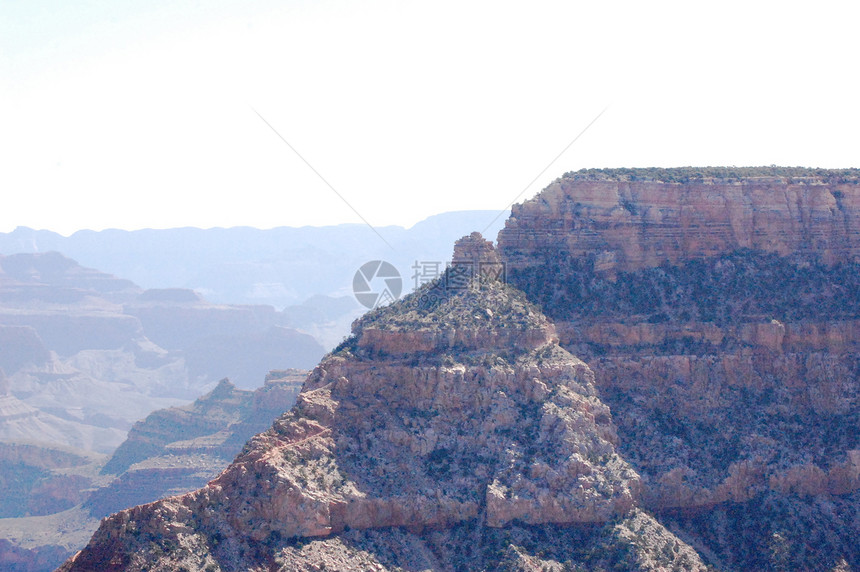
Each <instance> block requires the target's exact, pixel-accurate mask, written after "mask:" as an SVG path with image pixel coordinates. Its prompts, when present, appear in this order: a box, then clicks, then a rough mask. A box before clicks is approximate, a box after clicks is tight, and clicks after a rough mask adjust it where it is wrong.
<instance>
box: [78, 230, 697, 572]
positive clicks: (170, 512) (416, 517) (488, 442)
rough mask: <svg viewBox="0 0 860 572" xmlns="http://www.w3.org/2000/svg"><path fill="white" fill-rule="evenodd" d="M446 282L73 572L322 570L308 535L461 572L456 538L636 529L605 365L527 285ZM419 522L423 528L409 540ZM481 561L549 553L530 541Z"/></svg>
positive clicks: (374, 327)
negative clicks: (575, 348)
mask: <svg viewBox="0 0 860 572" xmlns="http://www.w3.org/2000/svg"><path fill="white" fill-rule="evenodd" d="M458 252H471V253H477V254H476V256H475V257H474V258H470V260H474V261H480V260H492V259H493V257H494V252H493V249H492V246H491V245H489V246H488V245H487V243H486V242H485V241H484V240H483V238H481V237H480V235H472V236H471V237H466V238H464V239H463V240H462V241H458ZM470 256H471V255H470ZM496 261H497V259H496ZM445 284H446V283H445V281H444V279H443V280H440V281H438V282H436V283H433V284H430V285H427V286H425V287H424V288H423V289H421V290H419V291H418V292H416V293H414V294H412V295H410V296H409V297H407V298H405V299H404V300H401V301H399V302H397V303H395V304H393V305H391V306H388V307H385V308H380V309H377V310H374V311H372V312H370V313H368V314H367V315H366V316H365V317H364V318H362V319H361V320H359V321H358V322H357V323H356V324H355V325H354V329H353V336H352V337H351V338H349V339H348V340H346V341H345V342H344V343H343V344H341V346H340V347H339V348H337V349H336V350H335V351H334V352H333V353H332V354H331V355H329V356H328V357H326V358H325V359H324V360H323V361H322V362H321V363H320V364H319V366H318V367H317V368H316V369H315V370H314V372H313V373H312V374H311V375H310V377H309V378H308V380H307V381H306V382H305V385H304V387H303V389H302V392H301V393H300V395H299V397H298V400H297V402H296V405H295V407H294V408H293V409H292V410H291V411H289V412H288V413H286V414H284V415H283V416H282V417H281V418H279V419H278V420H277V421H276V422H275V423H274V425H273V427H272V428H271V429H270V430H269V431H267V432H265V433H262V434H260V435H258V436H257V437H255V438H254V439H252V440H251V441H250V442H249V443H248V445H247V446H246V448H245V451H244V452H243V453H242V454H241V455H240V456H239V457H238V458H237V459H236V461H235V462H234V463H233V464H232V465H231V466H230V467H229V468H228V469H227V470H226V471H225V472H224V473H223V474H222V475H221V476H219V477H218V478H217V479H215V480H213V481H212V482H210V483H209V484H208V485H207V486H206V487H204V488H203V489H201V490H199V491H197V492H194V493H191V494H188V495H184V496H180V497H173V498H170V499H167V500H165V501H160V502H158V503H153V504H150V505H144V506H141V507H137V508H134V509H130V510H126V511H122V512H120V513H118V514H116V515H114V516H112V517H110V518H108V519H107V520H105V521H104V523H103V524H102V526H101V528H100V529H99V531H98V532H97V533H96V535H95V536H94V537H93V539H92V541H91V542H90V544H89V546H88V547H87V548H86V549H85V550H84V551H83V552H81V553H80V554H79V555H78V556H77V557H76V558H75V559H74V560H72V561H70V562H69V563H67V564H66V568H65V569H67V570H76V569H80V570H83V569H87V567H109V566H111V565H113V566H116V567H117V569H140V568H142V567H144V566H164V567H167V566H176V565H180V564H181V565H187V566H193V567H203V568H205V567H206V566H220V567H223V568H225V569H244V568H246V567H250V566H254V565H257V563H258V562H259V561H260V559H268V560H269V561H271V562H275V563H276V564H277V563H281V564H282V566H281V569H314V568H312V567H311V566H312V565H311V563H312V562H314V559H313V558H311V556H310V555H307V556H306V557H301V558H298V557H297V555H296V551H297V550H298V549H300V548H301V546H299V547H298V548H297V546H296V540H295V539H297V538H306V539H316V540H312V541H311V540H308V541H307V542H315V543H317V546H319V547H320V550H323V551H330V554H329V556H328V557H326V558H327V559H326V558H323V560H322V561H323V563H327V564H326V565H327V566H330V567H331V566H333V567H334V568H335V569H341V568H338V565H337V563H338V562H339V563H340V564H341V565H343V563H344V562H346V561H348V560H349V558H353V557H354V556H355V554H354V550H353V548H354V547H357V546H359V545H360V547H361V548H360V550H361V551H364V554H365V555H366V556H367V558H369V559H370V560H369V561H370V562H376V563H379V566H381V567H382V569H389V568H392V567H395V566H402V565H404V564H407V563H408V562H411V561H412V560H413V559H414V558H417V556H416V553H421V554H423V555H424V557H426V558H430V556H428V555H432V559H435V565H434V566H432V567H433V568H434V569H456V568H458V566H460V564H458V563H463V562H466V560H464V559H465V558H466V552H464V551H465V550H466V547H467V546H468V543H465V544H463V545H462V546H460V547H459V548H457V549H453V550H454V552H452V553H450V554H448V555H447V556H444V554H441V553H439V552H438V549H437V548H438V547H437V548H433V546H435V543H437V542H439V538H438V536H439V535H448V536H449V538H450V539H454V538H455V537H456V536H457V535H462V534H472V533H468V532H464V531H469V530H473V529H474V527H475V526H480V527H489V529H497V530H504V531H505V532H500V533H499V534H501V535H505V534H511V532H510V531H511V530H514V529H516V530H525V529H521V527H523V526H527V527H528V526H531V527H542V526H553V527H555V526H562V527H565V526H574V527H577V526H579V527H586V528H585V529H581V530H580V529H576V530H579V531H580V532H577V534H580V533H581V534H583V535H585V537H588V542H592V543H593V542H596V539H597V538H598V536H599V535H595V534H593V533H594V532H595V530H597V529H600V530H603V527H605V526H609V525H608V524H606V523H608V522H609V521H612V522H618V523H626V524H623V525H621V526H622V528H624V527H626V526H628V525H630V526H632V525H631V524H630V523H632V522H634V521H636V522H638V521H637V520H636V519H641V518H643V517H642V516H641V515H640V516H637V515H638V514H639V513H637V512H636V511H635V508H634V505H635V502H636V498H637V496H638V494H639V489H640V485H639V476H638V475H637V473H636V472H635V471H634V470H632V469H631V467H630V466H629V465H628V464H627V463H626V462H625V461H624V460H623V459H621V458H620V457H619V456H618V454H617V452H616V445H617V436H616V430H615V426H614V424H613V422H612V415H611V413H610V411H609V408H608V407H606V405H604V404H603V403H602V402H601V401H600V399H599V398H598V397H597V394H596V392H595V388H594V384H593V380H594V375H593V373H592V372H591V370H590V369H589V368H588V366H586V365H585V364H584V363H583V362H582V361H580V360H579V359H577V358H575V357H573V356H572V355H570V354H569V353H568V352H566V351H565V350H563V349H561V348H560V347H559V346H558V343H557V338H556V335H555V329H554V327H553V326H552V324H551V323H550V322H549V321H548V320H547V319H546V318H545V317H544V316H543V315H542V314H541V313H540V312H539V311H538V310H537V308H535V307H534V306H533V305H532V304H531V303H529V302H528V300H527V299H526V298H525V297H524V296H523V295H522V293H520V292H518V291H516V290H515V289H513V288H510V287H509V286H507V285H505V284H504V283H502V282H501V281H499V280H496V279H493V278H488V277H486V276H481V275H477V276H474V277H473V279H472V280H471V281H469V282H468V283H467V284H466V285H465V287H464V288H457V289H449V288H446V286H445ZM653 526H654V527H655V530H658V531H660V532H659V534H657V535H656V536H655V538H656V537H658V536H659V537H660V538H662V539H663V540H661V542H663V541H667V542H668V541H669V540H671V541H672V542H677V543H678V544H677V545H678V546H679V547H683V548H684V550H680V551H679V552H678V555H677V556H673V558H676V557H677V558H679V559H681V560H683V561H684V562H688V563H690V564H691V567H692V568H695V567H696V566H700V565H701V562H700V560H699V559H698V556H696V555H695V553H694V552H693V551H692V550H690V549H689V547H686V545H684V544H683V543H680V541H677V539H675V538H674V536H673V535H672V534H671V533H669V532H668V531H666V530H665V529H663V528H662V526H660V525H659V524H658V523H656V522H655V523H654V524H653ZM512 527H513V528H512ZM594 527H597V529H595V528H594ZM377 530H378V531H380V532H379V533H370V532H368V533H367V534H369V535H370V536H366V535H365V536H364V538H365V541H362V542H358V541H357V540H356V535H362V534H365V533H362V532H360V531H377ZM403 530H405V531H408V533H407V535H408V537H409V538H408V539H406V540H404V539H400V540H399V541H396V542H395V540H394V536H397V535H399V534H404V533H403V532H396V531H403ZM625 530H626V528H625ZM428 531H433V532H428ZM495 534H496V533H492V534H489V533H488V535H486V536H481V538H482V540H480V542H489V539H490V538H495V536H493V535H495ZM517 534H519V533H517ZM523 534H525V532H523ZM607 534H609V533H607ZM374 535H377V536H374ZM433 535H436V536H433ZM610 536H611V535H610ZM370 537H373V538H376V540H375V541H374V542H376V543H378V544H374V543H373V542H370V541H367V540H366V539H367V538H370ZM499 538H501V537H499ZM600 538H606V536H605V535H604V536H600ZM357 542H358V544H356V543H357ZM404 542H405V544H403V543H404ZM494 542H495V541H494ZM554 542H555V541H553V542H549V541H547V543H546V546H547V547H549V546H551V545H554V544H553V543H554ZM655 542H656V541H655ZM392 543H395V544H401V545H400V546H399V547H397V548H392V546H393V545H392ZM646 544H647V543H646ZM383 545H384V546H387V547H388V548H387V549H386V550H388V551H391V552H386V554H388V555H389V556H388V558H389V560H388V561H385V564H382V563H381V562H380V560H379V559H380V558H381V556H380V554H381V553H380V552H378V550H379V548H380V546H383ZM575 545H576V544H575V543H573V544H571V546H575ZM252 546H254V547H256V548H254V549H251V547H252ZM374 546H375V547H376V548H374ZM559 546H561V545H559ZM643 546H644V545H643ZM652 548H653V546H651V545H648V548H647V550H646V549H645V548H643V549H642V554H641V555H642V558H644V559H646V560H647V558H650V557H647V558H646V556H645V553H646V552H648V550H651V549H652ZM558 549H559V550H570V549H571V548H564V549H562V548H558ZM468 550H471V548H468ZM517 554H519V553H517ZM482 558H486V559H487V562H491V563H494V565H499V564H500V563H501V562H502V561H503V560H504V559H505V558H507V559H512V558H513V559H515V560H516V559H520V558H525V559H526V560H527V561H531V560H529V559H530V558H534V559H535V561H536V562H540V561H541V558H540V557H538V556H536V555H534V554H532V553H531V552H529V551H528V550H526V551H525V552H523V553H522V554H519V555H518V556H517V555H513V554H507V553H506V552H505V551H504V550H499V551H498V552H493V553H492V554H489V553H488V555H487V556H482ZM338 559H341V560H338ZM432 559H431V560H432ZM563 560H564V559H562V561H563ZM546 562H547V563H548V562H550V561H549V560H547V561H546ZM556 563H557V564H558V562H556ZM314 565H315V564H314ZM559 565H560V564H559ZM276 567H277V566H276Z"/></svg>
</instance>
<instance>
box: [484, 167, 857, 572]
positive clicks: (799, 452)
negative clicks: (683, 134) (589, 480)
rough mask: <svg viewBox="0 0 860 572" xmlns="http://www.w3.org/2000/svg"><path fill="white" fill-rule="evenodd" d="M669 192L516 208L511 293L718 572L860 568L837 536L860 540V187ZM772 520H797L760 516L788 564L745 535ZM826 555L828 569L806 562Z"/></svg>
mask: <svg viewBox="0 0 860 572" xmlns="http://www.w3.org/2000/svg"><path fill="white" fill-rule="evenodd" d="M663 175H665V177H664V180H653V177H652V172H651V171H637V170H632V171H627V172H602V173H594V172H591V173H580V174H570V175H568V176H566V177H564V178H563V179H561V180H559V181H557V182H556V183H555V184H553V185H551V186H550V187H549V188H547V189H546V190H545V191H544V192H543V193H541V194H540V195H538V196H537V197H535V199H533V200H531V201H527V202H526V203H525V204H523V205H521V206H519V207H516V208H515V209H514V211H513V215H512V219H511V220H510V221H509V222H508V225H507V227H506V228H505V230H503V231H502V232H501V233H500V235H499V245H500V252H501V258H502V261H503V262H505V263H506V264H507V265H508V278H509V280H510V281H511V282H512V283H513V284H515V285H516V286H517V287H519V288H521V289H522V290H524V291H525V292H526V293H527V295H528V296H529V299H530V300H532V301H533V302H535V303H538V304H540V305H541V306H542V308H543V310H544V311H545V312H546V314H547V315H548V316H549V317H550V318H552V319H553V320H554V322H555V323H556V329H557V333H558V336H559V339H560V343H561V345H562V346H563V347H565V348H566V349H568V350H569V351H571V352H572V353H574V354H576V355H578V356H580V357H581V358H582V359H584V360H585V361H586V362H587V363H588V364H589V365H590V366H591V367H592V369H593V370H594V372H595V380H596V386H597V388H598V391H599V395H600V397H601V399H602V400H603V401H604V402H606V403H607V404H609V405H610V407H611V408H612V411H613V416H614V420H615V423H616V424H617V426H618V431H619V438H620V446H619V450H620V452H621V454H622V456H623V457H624V458H625V459H626V460H628V461H629V462H630V463H631V464H632V465H633V466H634V467H635V468H636V469H637V471H638V472H639V473H640V474H641V475H642V488H643V493H642V501H643V503H644V504H645V506H647V507H649V508H651V509H652V510H655V511H658V515H660V514H662V515H672V518H675V515H676V514H677V513H678V511H681V514H683V515H685V516H683V518H679V520H678V521H677V522H678V523H679V526H681V527H689V528H687V530H686V533H687V534H691V535H694V536H695V535H702V545H703V546H704V547H705V548H707V550H709V551H711V554H720V557H719V560H716V561H713V562H712V564H714V565H717V566H718V567H721V568H723V567H725V568H729V569H738V568H740V569H753V568H762V567H779V566H788V567H789V568H792V567H793V568H798V569H803V568H817V569H827V568H829V567H834V566H836V565H837V564H838V562H839V559H840V558H844V559H845V561H846V562H848V563H849V564H850V565H852V566H856V565H858V564H860V551H858V550H857V547H856V543H853V542H849V541H847V540H846V539H845V538H844V537H841V536H840V535H838V534H833V531H836V530H846V531H851V532H850V534H854V535H856V534H858V533H860V528H858V522H860V521H858V520H856V517H855V516H854V514H855V512H854V511H853V509H851V510H849V509H847V508H846V507H850V506H851V505H852V502H853V501H850V500H849V499H851V498H854V497H856V494H857V493H856V491H857V487H858V485H860V482H858V480H857V478H856V477H855V475H856V468H855V464H854V463H855V457H856V450H857V449H858V447H860V431H858V429H860V402H858V395H860V381H858V380H860V366H858V361H857V358H856V355H857V351H858V349H860V330H858V328H857V324H858V320H860V288H858V287H857V281H858V277H860V264H858V263H857V261H856V260H855V259H856V255H857V249H858V247H860V237H858V234H857V228H858V210H857V206H858V201H860V173H858V172H856V171H852V172H840V173H834V172H821V171H818V172H814V173H813V172H811V171H810V172H806V173H804V172H802V170H799V171H798V170H792V172H790V173H789V174H785V175H779V176H768V177H764V178H762V177H746V176H745V175H744V172H743V170H738V171H736V172H733V173H731V176H730V177H729V178H724V179H719V178H713V177H710V178H707V177H706V178H704V179H699V180H695V178H693V179H690V177H689V176H688V175H689V173H687V172H686V171H685V170H667V171H666V172H664V173H663ZM649 177H651V178H652V180H649ZM685 178H687V179H689V180H687V181H686V182H682V181H683V179H685ZM756 503H767V504H768V505H769V506H771V505H780V506H781V508H780V510H779V511H776V510H774V511H769V509H768V510H761V511H760V510H759V509H755V510H754V511H753V512H755V513H756V514H759V513H762V514H769V515H771V516H769V517H768V518H769V519H771V520H769V521H768V526H769V527H771V528H772V534H777V535H782V536H781V537H780V538H782V539H783V540H781V541H780V542H783V543H784V546H783V548H782V549H781V550H782V553H781V554H782V556H780V558H783V560H779V561H777V559H776V557H775V556H773V554H774V553H775V552H774V550H773V549H772V548H773V547H772V546H771V543H772V539H771V540H769V539H768V538H767V537H766V535H759V534H757V533H756V534H753V533H752V532H751V531H749V530H741V529H740V528H738V529H726V526H728V525H727V524H726V523H727V522H734V523H735V524H736V525H737V526H738V527H742V526H748V525H749V523H747V522H746V521H745V520H744V519H738V518H734V517H733V516H732V515H733V514H734V513H736V512H738V511H741V510H744V511H750V510H751V509H750V506H751V505H756ZM792 503H794V504H792ZM825 505H828V506H830V508H825ZM834 506H836V507H838V509H835V510H834V509H833V507H834ZM741 507H743V508H741ZM798 519H800V520H801V521H803V522H805V524H804V525H803V526H799V525H798V524H797V522H798ZM719 530H723V531H724V532H722V533H718V532H717V531H719ZM725 531H728V532H725ZM721 534H722V536H721ZM809 535H813V536H815V537H816V538H819V537H820V538H821V543H822V546H825V547H826V549H822V550H820V551H819V552H820V553H821V554H827V556H826V557H822V559H820V560H815V559H812V556H810V554H809V553H807V552H804V550H802V549H801V548H800V546H802V545H804V543H806V542H807V540H806V538H807V537H808V536H809ZM786 558H787V559H786Z"/></svg>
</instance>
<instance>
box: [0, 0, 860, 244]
mask: <svg viewBox="0 0 860 572" xmlns="http://www.w3.org/2000/svg"><path fill="white" fill-rule="evenodd" d="M204 6H205V7H204ZM857 12H858V9H857V8H856V6H854V5H852V4H850V3H845V2H823V3H817V4H816V5H815V7H814V8H813V7H812V6H811V5H809V4H791V3H776V2H773V3H757V4H756V5H755V6H750V5H748V4H746V3H740V2H720V3H716V2H711V3H707V4H704V3H695V4H692V3H682V2H656V3H635V2H604V3H583V2H570V3H569V2H531V3H529V4H528V7H526V6H525V4H514V3H503V2H484V1H481V2H470V3H468V4H466V3H458V2H446V1H442V2H433V3H419V2H381V1H376V2H362V3H360V4H358V3H348V2H343V1H328V2H295V1H294V2H286V3H278V2H268V1H260V2H254V3H238V2H229V1H214V2H207V3H205V5H202V4H199V3H197V2H190V1H186V0H182V1H178V2H175V1H172V2H163V1H159V2H148V3H145V4H144V3H128V2H124V3H121V4H120V3H116V2H106V1H93V2H86V3H84V2H73V3H68V2H56V1H47V0H43V1H33V2H26V3H22V2H15V3H10V2H5V3H3V5H2V7H0V77H2V78H3V79H2V83H0V99H2V105H0V126H2V127H0V189H3V202H4V206H3V209H0V231H10V230H12V229H14V228H15V227H17V226H19V225H24V226H30V227H33V228H45V229H51V230H55V231H58V232H61V233H65V234H68V233H71V232H74V231H75V230H78V229H83V228H90V229H96V230H98V229H103V228H125V229H137V228H147V227H150V228H170V227H179V226H199V227H213V226H224V227H229V226H240V225H247V226H254V227H258V228H270V227H275V226H282V225H290V226H300V225H326V224H338V223H344V222H361V220H360V219H359V217H358V216H357V215H356V213H355V212H354V211H353V209H351V208H349V207H348V206H347V205H346V204H345V203H344V202H343V201H342V200H341V199H340V198H338V197H337V196H336V194H335V193H334V192H333V191H332V190H331V188H329V187H328V186H327V185H326V184H325V183H324V182H323V181H322V180H321V179H320V178H319V177H318V176H317V175H316V174H315V173H314V172H313V171H312V170H311V169H310V168H309V167H308V165H307V164H305V162H303V161H302V160H301V159H300V158H299V157H298V156H297V155H296V153H294V152H293V151H292V150H291V149H290V148H289V147H288V146H287V145H285V144H284V142H283V141H282V140H281V139H280V138H279V137H278V135H277V134H275V133H274V132H273V131H272V129H270V128H269V127H268V126H267V125H266V124H265V123H264V122H263V121H262V120H261V119H260V118H259V117H258V116H257V114H256V113H255V110H256V112H259V114H260V115H262V116H263V117H264V118H265V119H266V121H268V122H269V123H270V124H271V126H272V127H274V128H275V129H276V130H277V131H278V133H280V135H281V136H283V138H284V139H286V140H287V141H288V142H289V144H290V145H292V146H293V147H294V148H295V150H296V151H298V152H299V153H300V154H301V155H302V157H304V159H306V160H307V162H308V163H310V165H312V166H313V168H314V169H316V171H318V173H319V174H320V175H322V176H323V177H324V178H325V179H326V180H327V181H328V182H329V183H330V184H331V186H332V187H334V188H335V189H336V190H337V191H338V192H339V193H340V194H341V195H342V196H343V197H344V198H345V199H346V201H347V202H348V203H349V204H351V205H352V207H354V209H355V211H358V212H359V213H361V216H363V217H364V218H365V219H366V220H367V221H368V222H369V223H371V224H373V225H375V226H380V225H386V224H400V225H407V226H408V225H410V224H413V223H414V222H416V221H418V220H421V219H423V218H425V217H426V216H428V215H431V214H434V213H438V212H443V211H452V210H463V209H498V210H499V211H502V210H503V209H505V208H506V207H507V206H508V204H509V203H510V202H511V201H513V200H514V199H515V198H517V197H519V200H522V199H525V198H528V197H530V196H532V195H533V194H534V193H535V192H537V191H538V190H540V189H541V188H543V187H544V186H545V185H546V184H547V183H549V182H550V181H551V180H552V179H553V178H554V177H555V176H557V175H558V174H559V173H561V172H564V171H567V170H575V169H579V168H581V167H613V166H673V165H769V164H780V165H801V166H818V167H851V166H855V167H856V166H858V164H857V156H858V154H857V152H858V144H857V141H856V133H857V132H858V131H860V113H858V109H857V105H856V101H855V100H856V93H857V91H858V83H860V82H858V79H857V74H856V73H855V70H854V68H855V67H856V65H855V64H856V62H855V61H854V60H855V59H856V58H855V56H856V46H855V42H856V40H855V37H856V30H855V27H856V22H857V16H858V13H857ZM603 110H605V113H603V115H601V116H600V118H599V119H598V120H597V121H595V122H594V124H593V125H592V126H591V127H590V128H589V129H588V130H586V131H585V133H584V134H583V135H582V137H580V138H579V140H577V141H576V142H575V143H574V144H573V145H571V146H570V147H569V148H568V149H567V151H566V152H565V153H563V154H562V155H561V157H559V158H558V160H557V161H555V162H554V163H553V164H552V167H551V168H550V169H548V170H547V171H546V172H544V173H543V174H542V175H541V176H539V177H537V180H535V181H534V182H533V183H532V184H530V182H531V181H533V179H535V177H536V176H538V174H539V173H541V172H542V170H543V169H545V168H546V167H547V166H548V165H549V164H550V162H552V161H553V159H554V158H555V157H556V156H558V154H559V153H560V152H561V151H562V150H563V149H565V148H566V146H567V145H569V144H570V143H571V141H572V140H573V139H574V138H575V137H576V136H577V135H578V134H579V133H580V132H582V130H583V129H584V128H585V127H586V126H587V125H588V124H589V123H590V122H591V121H593V120H594V118H595V117H597V116H598V115H599V114H600V113H601V112H602V111H603ZM488 223H489V221H488Z"/></svg>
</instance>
